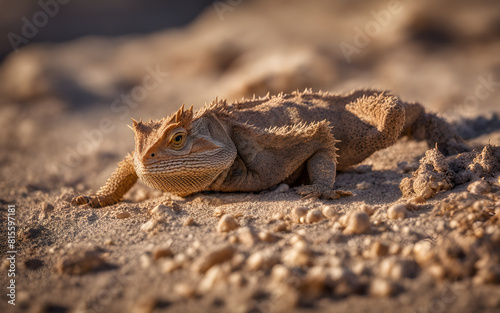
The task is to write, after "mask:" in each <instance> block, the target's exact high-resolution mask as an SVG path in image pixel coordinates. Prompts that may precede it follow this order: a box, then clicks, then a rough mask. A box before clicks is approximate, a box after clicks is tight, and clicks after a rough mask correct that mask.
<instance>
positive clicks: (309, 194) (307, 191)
mask: <svg viewBox="0 0 500 313" xmlns="http://www.w3.org/2000/svg"><path fill="white" fill-rule="evenodd" d="M297 193H298V194H299V195H302V196H303V197H302V198H303V199H308V198H324V199H338V198H340V197H345V196H352V192H349V191H342V190H333V189H331V188H329V187H327V186H323V185H306V186H301V187H299V189H297Z"/></svg>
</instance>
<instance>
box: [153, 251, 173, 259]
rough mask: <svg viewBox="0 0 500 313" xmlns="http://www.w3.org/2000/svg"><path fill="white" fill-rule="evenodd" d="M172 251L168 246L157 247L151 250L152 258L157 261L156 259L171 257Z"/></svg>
mask: <svg viewBox="0 0 500 313" xmlns="http://www.w3.org/2000/svg"><path fill="white" fill-rule="evenodd" d="M171 256H172V251H171V250H170V248H157V249H155V250H154V251H153V260H154V261H157V260H158V259H161V258H165V257H171Z"/></svg>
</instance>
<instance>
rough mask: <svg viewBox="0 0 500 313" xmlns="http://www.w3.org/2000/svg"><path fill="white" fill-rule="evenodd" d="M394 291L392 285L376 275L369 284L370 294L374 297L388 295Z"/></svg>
mask: <svg viewBox="0 0 500 313" xmlns="http://www.w3.org/2000/svg"><path fill="white" fill-rule="evenodd" d="M394 291H395V289H394V286H393V285H392V284H391V283H390V282H389V281H387V280H385V279H382V278H378V277H377V278H375V279H374V280H373V281H372V282H371V284H370V295H372V296H375V297H390V296H391V295H393V294H394Z"/></svg>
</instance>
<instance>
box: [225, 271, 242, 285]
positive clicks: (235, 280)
mask: <svg viewBox="0 0 500 313" xmlns="http://www.w3.org/2000/svg"><path fill="white" fill-rule="evenodd" d="M227 281H228V282H229V283H230V284H231V285H233V286H235V287H241V286H243V283H244V282H245V279H244V278H243V275H241V273H238V272H234V273H231V274H230V275H229V277H228V278H227Z"/></svg>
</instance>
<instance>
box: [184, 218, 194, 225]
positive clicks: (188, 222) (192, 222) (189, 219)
mask: <svg viewBox="0 0 500 313" xmlns="http://www.w3.org/2000/svg"><path fill="white" fill-rule="evenodd" d="M194 224H195V222H194V219H193V218H192V217H188V218H186V219H185V220H184V222H182V225H183V226H193V225H194Z"/></svg>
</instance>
